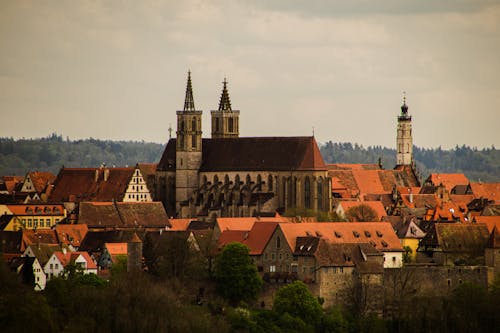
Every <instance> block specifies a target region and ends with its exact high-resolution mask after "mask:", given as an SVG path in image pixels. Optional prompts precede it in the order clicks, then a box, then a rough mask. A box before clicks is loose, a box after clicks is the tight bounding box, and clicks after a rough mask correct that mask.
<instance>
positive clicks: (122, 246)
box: [104, 243, 128, 256]
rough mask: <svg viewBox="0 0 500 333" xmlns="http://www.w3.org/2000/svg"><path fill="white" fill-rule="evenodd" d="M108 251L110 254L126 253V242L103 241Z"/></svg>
mask: <svg viewBox="0 0 500 333" xmlns="http://www.w3.org/2000/svg"><path fill="white" fill-rule="evenodd" d="M104 246H105V247H106V249H107V250H108V253H109V254H110V255H112V256H115V255H120V254H127V253H128V251H127V243H104Z"/></svg>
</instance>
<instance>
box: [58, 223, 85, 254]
mask: <svg viewBox="0 0 500 333" xmlns="http://www.w3.org/2000/svg"><path fill="white" fill-rule="evenodd" d="M55 231H56V234H57V238H58V239H59V242H61V243H63V244H67V245H72V246H74V247H75V248H78V247H79V246H80V244H81V242H82V241H83V239H84V238H85V236H86V235H87V232H88V231H89V229H88V227H87V225H86V224H57V225H56V227H55Z"/></svg>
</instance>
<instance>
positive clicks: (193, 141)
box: [191, 134, 196, 148]
mask: <svg viewBox="0 0 500 333" xmlns="http://www.w3.org/2000/svg"><path fill="white" fill-rule="evenodd" d="M191 147H192V148H196V134H193V135H191Z"/></svg>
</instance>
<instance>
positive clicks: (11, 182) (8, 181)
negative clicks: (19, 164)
mask: <svg viewBox="0 0 500 333" xmlns="http://www.w3.org/2000/svg"><path fill="white" fill-rule="evenodd" d="M2 180H3V182H4V184H5V189H6V190H7V192H9V194H10V193H12V191H14V190H15V189H16V186H17V185H18V184H21V183H22V182H23V181H24V177H23V176H2Z"/></svg>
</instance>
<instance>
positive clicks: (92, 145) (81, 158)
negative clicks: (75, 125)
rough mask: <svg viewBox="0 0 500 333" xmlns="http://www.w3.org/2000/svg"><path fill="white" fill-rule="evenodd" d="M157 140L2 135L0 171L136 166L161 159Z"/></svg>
mask: <svg viewBox="0 0 500 333" xmlns="http://www.w3.org/2000/svg"><path fill="white" fill-rule="evenodd" d="M164 148H165V146H164V145H161V144H158V143H149V142H144V141H142V142H136V141H110V140H96V139H92V138H90V139H85V140H74V141H73V140H68V139H66V140H64V139H63V138H62V136H60V135H57V134H52V135H51V136H49V137H47V138H41V139H19V140H14V139H11V138H0V175H20V176H23V175H25V174H26V172H28V171H35V170H39V171H50V172H52V173H54V174H57V173H58V172H59V169H60V168H61V166H63V165H64V166H65V167H98V166H100V165H102V164H103V163H105V164H106V165H108V166H113V165H114V166H117V167H118V166H120V167H123V166H127V165H128V166H134V165H135V164H136V163H138V162H144V163H153V162H158V161H159V160H160V157H161V154H162V152H163V150H164Z"/></svg>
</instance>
